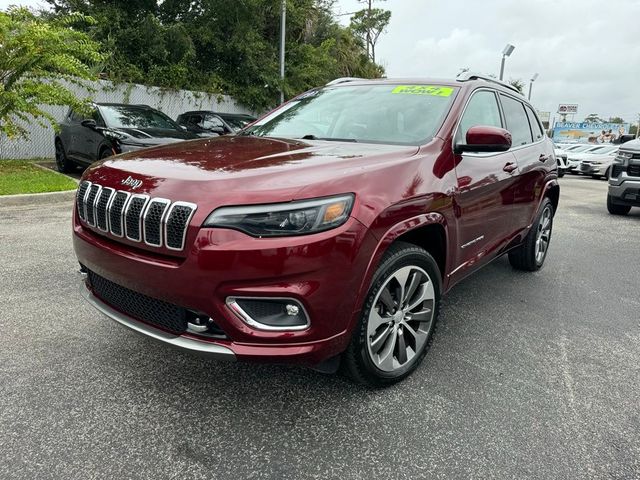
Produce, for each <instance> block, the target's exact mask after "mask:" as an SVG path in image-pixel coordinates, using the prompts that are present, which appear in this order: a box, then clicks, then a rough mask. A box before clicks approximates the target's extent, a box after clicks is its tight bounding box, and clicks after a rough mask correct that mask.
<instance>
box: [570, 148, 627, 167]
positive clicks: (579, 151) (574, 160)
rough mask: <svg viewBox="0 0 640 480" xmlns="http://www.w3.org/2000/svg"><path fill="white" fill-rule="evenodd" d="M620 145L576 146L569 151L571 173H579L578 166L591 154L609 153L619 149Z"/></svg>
mask: <svg viewBox="0 0 640 480" xmlns="http://www.w3.org/2000/svg"><path fill="white" fill-rule="evenodd" d="M618 148H620V145H593V144H588V145H580V146H579V148H574V149H572V150H570V151H569V152H568V154H567V155H568V157H567V163H568V169H569V173H573V174H574V175H577V174H578V173H579V172H578V167H579V166H580V162H581V161H582V160H585V159H588V158H589V156H590V155H594V154H598V155H607V154H609V153H611V152H613V151H618Z"/></svg>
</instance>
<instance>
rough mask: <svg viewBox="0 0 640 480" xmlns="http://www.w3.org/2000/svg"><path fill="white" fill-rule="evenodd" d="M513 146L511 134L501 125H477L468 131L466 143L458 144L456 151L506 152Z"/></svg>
mask: <svg viewBox="0 0 640 480" xmlns="http://www.w3.org/2000/svg"><path fill="white" fill-rule="evenodd" d="M510 148H511V134H510V133H509V132H508V131H507V130H505V129H504V128H500V127H490V126H488V125H477V126H475V127H471V128H470V129H469V130H468V131H467V138H466V143H465V144H457V145H456V153H462V152H506V151H507V150H509V149H510Z"/></svg>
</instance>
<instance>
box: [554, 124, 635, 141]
mask: <svg viewBox="0 0 640 480" xmlns="http://www.w3.org/2000/svg"><path fill="white" fill-rule="evenodd" d="M628 133H629V124H628V123H587V122H558V123H556V124H555V126H554V128H553V141H554V142H570V143H611V142H614V141H616V140H618V139H619V138H620V136H621V135H626V134H628Z"/></svg>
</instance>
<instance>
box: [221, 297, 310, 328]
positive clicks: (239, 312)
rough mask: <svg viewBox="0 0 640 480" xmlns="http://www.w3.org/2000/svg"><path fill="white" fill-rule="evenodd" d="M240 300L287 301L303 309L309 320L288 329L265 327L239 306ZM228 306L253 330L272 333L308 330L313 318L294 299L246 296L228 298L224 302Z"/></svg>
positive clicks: (300, 303)
mask: <svg viewBox="0 0 640 480" xmlns="http://www.w3.org/2000/svg"><path fill="white" fill-rule="evenodd" d="M238 300H285V301H287V302H291V303H295V304H296V305H298V306H299V307H300V308H301V309H302V313H303V314H304V317H305V318H306V319H307V321H306V323H305V324H304V325H296V326H293V327H291V326H287V327H274V326H273V325H265V324H264V323H260V322H258V321H257V320H255V319H253V318H252V317H251V316H250V315H249V314H248V313H247V312H245V311H244V309H243V308H242V307H241V306H240V305H239V304H238V302H237V301H238ZM224 303H225V304H226V305H227V308H228V309H229V310H231V312H232V313H233V314H234V315H235V316H236V317H238V318H239V319H240V320H242V321H243V322H244V323H246V324H247V325H249V326H250V327H252V328H255V329H257V330H266V331H270V332H285V331H287V332H297V331H300V330H306V329H307V328H309V327H310V326H311V318H310V317H309V314H308V313H307V309H306V308H304V305H303V304H302V302H300V301H299V300H296V299H295V298H292V297H245V296H237V295H236V296H231V297H227V298H226V299H225V302H224Z"/></svg>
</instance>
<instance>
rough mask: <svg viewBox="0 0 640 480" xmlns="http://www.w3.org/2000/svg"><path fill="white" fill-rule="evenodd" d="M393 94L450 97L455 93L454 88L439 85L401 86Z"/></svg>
mask: <svg viewBox="0 0 640 480" xmlns="http://www.w3.org/2000/svg"><path fill="white" fill-rule="evenodd" d="M391 93H404V94H409V95H430V96H432V97H449V96H451V94H452V93H453V88H452V87H441V86H438V85H400V86H398V87H396V88H394V89H393V90H392V92H391Z"/></svg>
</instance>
